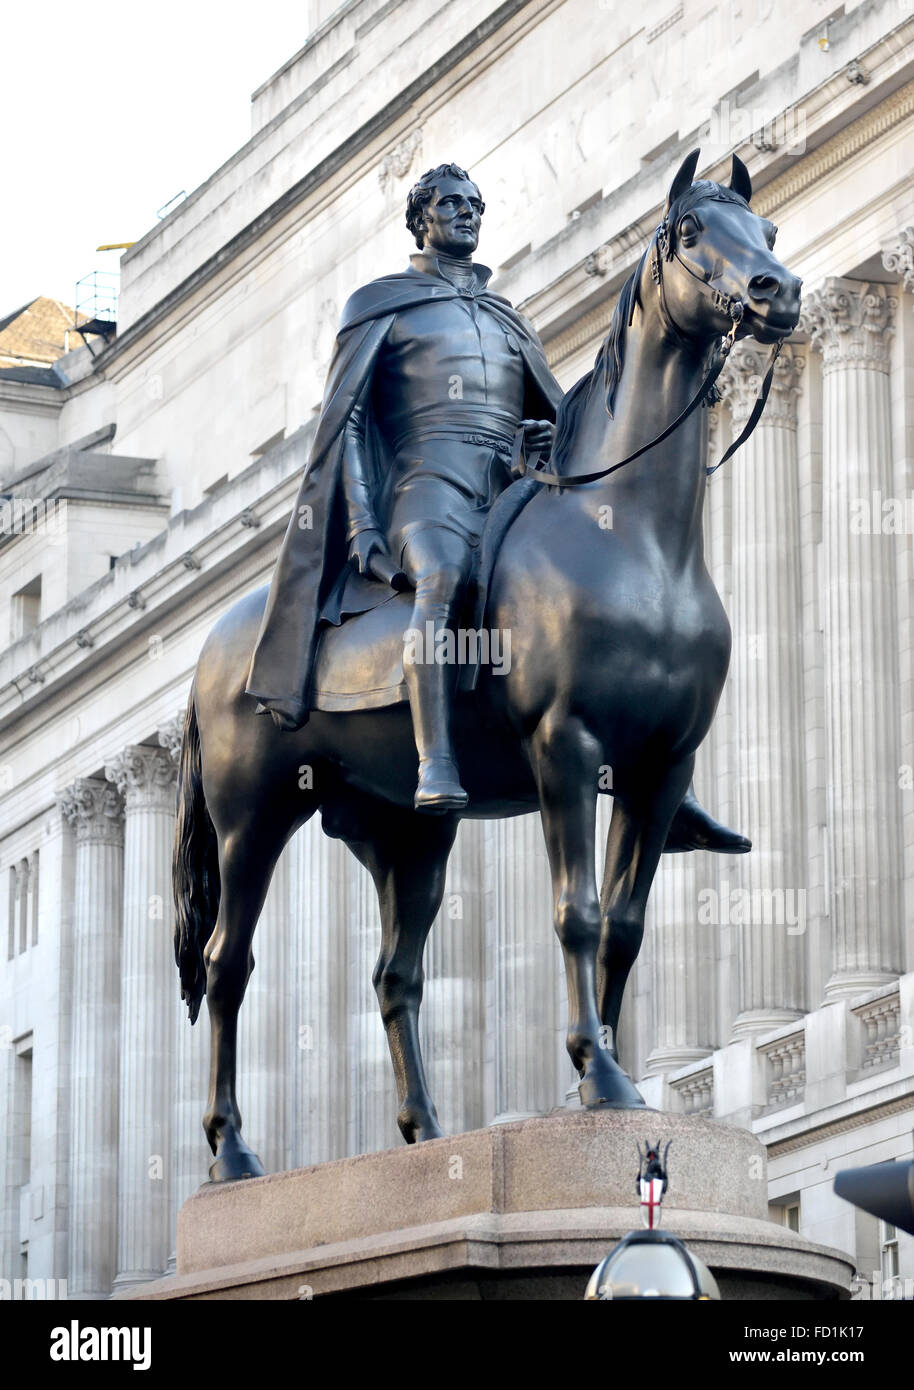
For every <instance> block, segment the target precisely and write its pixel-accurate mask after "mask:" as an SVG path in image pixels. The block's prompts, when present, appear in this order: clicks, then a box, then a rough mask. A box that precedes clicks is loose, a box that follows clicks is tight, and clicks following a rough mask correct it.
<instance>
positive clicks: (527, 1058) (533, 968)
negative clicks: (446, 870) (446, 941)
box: [485, 815, 569, 1123]
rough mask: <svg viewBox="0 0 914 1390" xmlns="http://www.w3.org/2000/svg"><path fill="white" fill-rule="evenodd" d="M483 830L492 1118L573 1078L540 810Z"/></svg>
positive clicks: (527, 1107)
mask: <svg viewBox="0 0 914 1390" xmlns="http://www.w3.org/2000/svg"><path fill="white" fill-rule="evenodd" d="M485 834H486V896H487V904H486V909H487V922H488V934H489V942H488V949H489V960H490V965H489V971H488V973H489V974H490V975H491V978H492V983H493V988H492V998H491V1001H490V1017H489V1028H488V1033H489V1037H490V1039H491V1046H492V1062H493V1066H492V1070H493V1078H492V1080H493V1086H492V1090H493V1092H494V1094H493V1103H494V1122H495V1123H502V1122H505V1121H508V1120H516V1119H521V1118H523V1117H525V1116H528V1115H541V1114H544V1113H545V1112H547V1111H549V1110H551V1109H552V1108H553V1107H554V1106H556V1105H559V1104H561V1103H562V1101H563V1099H564V1095H565V1090H566V1088H567V1085H568V1080H569V1078H568V1074H567V1073H562V1074H561V1076H560V1075H559V1073H558V1057H557V1048H556V1036H555V1035H556V1029H557V1020H556V996H557V989H556V970H555V960H556V957H555V945H554V942H555V933H554V930H553V925H552V887H551V882H550V877H549V868H548V863H547V859H546V846H545V843H544V840H543V831H542V825H541V823H540V818H539V816H538V815H526V816H518V817H516V818H514V819H512V820H499V821H487V822H486V831H485ZM566 1011H567V1006H566ZM564 1018H565V1016H564V1015H563V1016H562V1025H563V1027H564Z"/></svg>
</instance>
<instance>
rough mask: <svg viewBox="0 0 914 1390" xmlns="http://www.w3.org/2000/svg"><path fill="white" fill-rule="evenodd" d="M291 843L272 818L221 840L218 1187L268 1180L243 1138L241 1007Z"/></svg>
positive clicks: (213, 1000)
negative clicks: (266, 906)
mask: <svg viewBox="0 0 914 1390" xmlns="http://www.w3.org/2000/svg"><path fill="white" fill-rule="evenodd" d="M284 841H285V837H284V834H283V833H282V831H280V830H277V828H276V827H275V825H270V824H268V823H267V822H266V820H265V818H261V819H260V820H259V821H257V822H256V823H255V821H253V820H251V821H249V822H247V823H245V824H244V825H242V826H238V827H236V828H234V829H233V830H232V831H231V832H229V833H228V834H226V835H225V836H224V838H221V840H220V847H219V874H220V880H221V897H220V900H219V915H218V917H217V918H216V925H215V927H214V929H213V933H212V936H211V937H210V939H209V941H208V942H207V943H206V947H205V949H204V952H203V960H204V964H205V966H206V1002H207V1006H208V1009H209V1017H210V1032H211V1042H210V1047H211V1052H210V1091H209V1102H208V1104H207V1108H206V1114H205V1115H204V1117H203V1128H204V1129H205V1131H206V1137H207V1139H208V1140H209V1145H210V1148H211V1149H212V1151H213V1153H214V1154H215V1156H216V1158H215V1162H214V1163H213V1164H212V1166H211V1167H210V1170H209V1171H210V1177H211V1179H212V1180H213V1182H231V1181H233V1180H234V1179H236V1178H257V1177H261V1176H262V1175H263V1167H262V1165H261V1163H260V1160H259V1158H258V1157H257V1155H256V1154H255V1153H253V1152H252V1150H251V1149H249V1148H248V1146H247V1144H246V1143H245V1142H244V1140H243V1139H242V1138H241V1111H240V1110H239V1109H238V1101H237V1099H236V1097H235V1070H236V1060H237V1039H238V1010H239V1009H240V1008H241V1001H242V999H243V998H244V992H245V989H246V988H247V983H248V979H249V978H250V975H251V971H252V970H253V968H254V956H253V954H252V951H251V941H252V939H253V936H254V928H255V927H256V925H257V919H258V917H259V916H260V912H261V909H262V907H263V903H264V899H265V897H266V895H267V889H268V887H269V885H270V879H271V878H272V876H273V869H274V868H275V866H276V861H277V859H278V858H279V854H280V851H281V850H282V847H283V844H284Z"/></svg>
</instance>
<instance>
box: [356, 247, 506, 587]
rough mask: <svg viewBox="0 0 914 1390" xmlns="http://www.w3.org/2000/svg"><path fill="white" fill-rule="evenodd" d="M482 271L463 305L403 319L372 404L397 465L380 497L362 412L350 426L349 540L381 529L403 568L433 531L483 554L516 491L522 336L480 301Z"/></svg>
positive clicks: (416, 311)
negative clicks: (487, 527) (492, 515)
mask: <svg viewBox="0 0 914 1390" xmlns="http://www.w3.org/2000/svg"><path fill="white" fill-rule="evenodd" d="M417 263H418V268H420V269H422V270H423V272H424V273H426V274H436V275H440V271H439V269H438V265H437V261H436V259H435V258H434V257H431V256H422V257H421V258H419V257H416V258H414V261H413V264H414V265H416V264H417ZM473 269H474V277H473V283H472V284H471V285H469V286H467V287H464V288H460V289H459V298H458V299H455V300H454V299H452V300H443V301H436V300H431V301H429V302H428V303H426V304H419V305H416V306H415V307H413V308H409V309H406V310H403V311H401V312H400V313H398V314H397V317H396V319H395V320H394V323H393V324H392V326H391V329H390V331H389V333H388V334H387V337H386V338H385V341H384V344H383V346H382V348H381V350H380V353H379V355H378V362H377V366H376V367H375V372H374V378H373V385H372V401H371V404H372V410H373V413H374V417H375V419H376V420H377V422H378V425H379V428H380V429H381V431H382V432H383V434H384V436H385V438H386V440H387V443H388V445H389V450H390V457H391V459H392V463H391V466H390V468H389V471H388V472H387V475H386V477H384V478H383V479H382V480H381V483H380V488H379V490H376V491H375V492H374V494H373V493H372V488H371V486H370V484H369V482H368V474H367V471H366V469H365V462H364V458H365V456H364V430H365V424H364V419H365V417H364V411H363V410H361V409H356V410H354V411H353V413H352V416H351V417H350V421H349V424H348V425H347V429H346V441H345V447H344V455H343V482H344V491H345V496H346V503H347V512H348V519H349V528H348V538H349V539H350V540H351V539H352V537H353V536H355V535H356V534H358V532H360V531H364V530H367V529H369V528H371V527H375V526H377V527H379V528H380V529H381V530H382V531H384V532H385V534H386V536H387V541H388V545H389V547H390V551H391V554H392V555H393V557H394V558H395V559H396V560H397V561H398V562H402V554H403V549H404V547H405V545H406V542H407V541H408V540H409V538H410V536H412V535H413V534H415V532H416V531H419V530H424V529H427V528H429V527H444V528H445V529H447V530H451V531H455V532H457V534H458V535H460V536H462V537H463V538H464V539H465V540H466V541H467V542H468V543H469V544H470V545H476V544H477V543H478V541H479V537H480V534H481V532H482V526H483V523H484V520H485V517H486V514H487V512H488V511H489V508H490V507H491V505H492V503H493V502H494V500H495V498H496V497H497V496H498V494H499V493H500V492H501V491H502V490H503V489H504V487H505V486H506V485H507V483H508V482H509V481H510V477H509V471H508V464H509V460H510V453H511V444H512V440H513V435H514V431H515V429H516V427H517V425H518V423H519V421H520V418H521V414H522V410H523V401H524V361H523V357H522V356H521V352H520V347H519V344H518V342H517V339H516V337H515V336H514V334H513V333H511V332H510V331H509V330H508V329H506V328H505V327H504V326H503V325H502V324H501V323H499V321H498V320H497V319H496V318H495V317H494V315H492V314H491V313H489V312H488V310H487V309H486V308H485V306H484V304H483V303H482V302H481V301H480V300H479V299H478V298H477V295H478V293H479V291H480V290H482V289H483V288H484V287H485V284H486V282H487V280H488V278H489V272H488V271H487V270H484V269H483V268H482V267H474V268H473ZM441 278H445V279H446V278H448V277H447V276H446V275H443V276H441ZM452 283H453V282H452Z"/></svg>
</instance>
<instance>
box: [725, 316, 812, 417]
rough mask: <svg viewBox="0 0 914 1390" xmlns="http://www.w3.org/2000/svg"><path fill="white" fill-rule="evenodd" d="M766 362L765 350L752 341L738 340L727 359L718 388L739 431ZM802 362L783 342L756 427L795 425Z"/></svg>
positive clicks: (752, 400) (749, 409)
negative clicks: (766, 398)
mask: <svg viewBox="0 0 914 1390" xmlns="http://www.w3.org/2000/svg"><path fill="white" fill-rule="evenodd" d="M767 362H768V350H767V348H763V347H760V346H759V345H758V343H756V342H754V341H753V340H751V339H748V338H747V339H741V340H740V342H738V343H737V344H736V346H735V347H734V349H733V351H732V352H731V353H730V356H729V358H728V360H727V365H726V367H725V368H724V370H723V372H722V373H721V375H720V377H719V378H718V382H717V385H718V386H719V388H720V393H721V396H722V397H723V399H724V400H725V401H726V402H727V404H728V405H729V407H730V414H731V415H732V417H733V424H734V426H735V427H736V428H737V429H741V428H742V426H743V425H744V424H745V423H746V421H747V420H748V418H749V415H750V414H751V412H752V407H753V406H754V405H755V401H756V397H757V396H758V393H759V391H760V390H761V389H762V380H763V378H764V375H765V370H766V366H767ZM804 366H805V361H804V359H803V357H802V356H801V355H800V353H799V352H798V351H797V349H796V348H794V347H792V346H791V345H790V344H789V343H785V344H784V346H783V347H782V348H781V351H780V353H779V355H778V357H777V359H776V361H775V364H774V376H773V377H772V379H771V390H770V391H769V393H768V400H767V402H766V403H765V409H764V411H763V413H762V418H761V420H760V421H759V426H760V427H761V426H762V425H787V426H789V427H790V428H792V429H796V426H797V399H798V397H799V394H800V377H801V375H802V372H803V368H804Z"/></svg>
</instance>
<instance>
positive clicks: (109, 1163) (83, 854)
mask: <svg viewBox="0 0 914 1390" xmlns="http://www.w3.org/2000/svg"><path fill="white" fill-rule="evenodd" d="M60 807H61V811H62V813H63V815H64V816H65V817H66V819H67V820H68V821H69V823H70V824H71V825H72V826H73V827H74V829H75V832H76V872H75V886H74V899H75V901H74V909H73V1000H74V1005H73V1034H72V1051H71V1089H70V1153H69V1169H70V1212H69V1233H68V1238H69V1271H68V1275H67V1286H68V1290H69V1295H70V1297H71V1298H77V1299H100V1298H107V1297H108V1296H109V1294H110V1293H111V1286H112V1284H113V1282H114V1276H115V1274H116V1273H117V1268H116V1258H117V1180H118V1053H119V1046H120V984H121V915H122V911H123V884H124V862H123V855H124V811H123V801H122V799H121V796H120V794H119V792H118V790H117V788H116V787H115V786H113V785H112V784H111V783H110V782H105V781H102V780H101V779H94V778H80V779H79V780H78V781H77V782H75V783H74V784H73V785H72V786H71V787H69V788H67V790H66V791H65V792H64V793H63V795H62V797H61V800H60Z"/></svg>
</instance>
